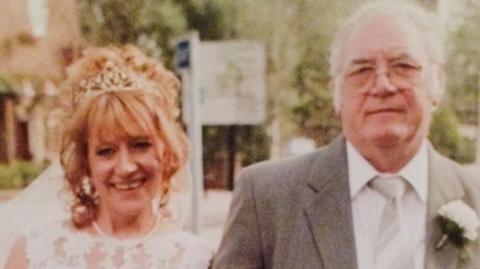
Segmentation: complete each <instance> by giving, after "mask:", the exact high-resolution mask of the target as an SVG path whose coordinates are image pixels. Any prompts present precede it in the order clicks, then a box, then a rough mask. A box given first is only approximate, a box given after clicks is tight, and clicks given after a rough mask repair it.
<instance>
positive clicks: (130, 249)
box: [5, 46, 213, 269]
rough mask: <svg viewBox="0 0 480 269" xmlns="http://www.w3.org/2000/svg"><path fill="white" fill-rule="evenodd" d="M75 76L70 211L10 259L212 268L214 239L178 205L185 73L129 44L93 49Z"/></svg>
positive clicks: (66, 139) (68, 126)
mask: <svg viewBox="0 0 480 269" xmlns="http://www.w3.org/2000/svg"><path fill="white" fill-rule="evenodd" d="M65 85H66V86H65V87H64V92H65V93H67V94H68V98H66V99H65V100H67V103H66V105H65V113H64V121H63V122H62V124H63V127H64V131H63V133H62V140H61V151H60V162H61V165H62V168H63V170H64V172H65V175H64V177H65V180H66V185H67V186H68V190H69V192H70V193H71V194H72V206H71V210H70V216H69V218H68V219H67V220H64V221H58V222H55V223H54V224H50V225H48V226H42V227H35V228H33V229H31V230H29V231H27V232H26V233H25V234H24V235H23V236H22V237H20V238H19V239H18V240H17V241H16V243H15V244H14V246H13V247H12V249H11V251H10V255H9V257H8V259H7V262H6V267H5V268H7V269H10V268H15V269H19V268H20V269H21V268H147V269H148V268H185V269H190V268H192V269H193V268H195V269H197V268H198V269H202V268H208V267H209V263H210V260H211V258H212V256H213V250H212V248H211V247H210V246H209V245H208V244H207V243H206V242H204V241H203V240H202V239H200V238H198V237H196V236H193V235H191V234H188V233H185V232H183V231H181V230H180V229H179V228H178V227H177V226H176V225H175V224H174V222H173V221H172V213H171V212H170V211H169V210H168V208H169V207H168V206H169V204H170V194H171V191H172V185H174V184H177V182H173V180H174V178H175V177H174V175H175V174H176V173H177V172H178V171H179V169H181V168H182V167H183V166H184V165H185V162H186V159H187V140H186V136H185V134H184V132H183V131H182V129H181V127H180V126H179V124H178V123H177V122H176V118H177V116H178V108H177V104H176V95H177V90H178V86H179V82H178V80H177V78H176V77H175V76H174V75H173V73H172V72H170V71H168V70H166V69H165V68H164V67H163V66H162V65H161V64H159V63H158V62H156V61H154V60H153V59H150V58H148V57H146V56H145V55H143V54H142V53H141V52H140V51H139V50H138V49H136V48H135V47H133V46H125V47H122V48H97V49H91V50H88V51H86V53H85V54H84V55H83V57H82V58H80V59H79V60H78V61H77V62H75V63H74V64H73V65H72V66H71V67H69V69H68V70H67V81H66V83H65Z"/></svg>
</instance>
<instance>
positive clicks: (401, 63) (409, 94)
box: [337, 17, 438, 155]
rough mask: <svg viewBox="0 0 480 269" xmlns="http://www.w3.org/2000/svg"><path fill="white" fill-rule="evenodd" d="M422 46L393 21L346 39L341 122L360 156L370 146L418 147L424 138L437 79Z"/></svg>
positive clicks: (416, 35) (414, 33) (409, 29)
mask: <svg viewBox="0 0 480 269" xmlns="http://www.w3.org/2000/svg"><path fill="white" fill-rule="evenodd" d="M422 42H423V39H422V36H421V35H420V32H419V31H418V30H417V29H416V28H415V27H414V25H412V23H411V22H408V21H406V20H400V19H394V18H390V17H375V18H373V19H372V20H370V21H369V22H367V23H364V24H362V25H361V26H360V27H358V26H357V28H356V29H354V30H353V32H352V33H351V35H350V36H349V38H348V39H347V41H346V43H345V46H344V49H343V55H342V56H343V57H342V73H341V76H342V77H341V79H340V81H341V85H339V86H340V91H341V107H340V116H341V120H342V127H343V131H344V134H345V136H346V137H347V139H349V141H351V142H352V144H354V145H355V146H356V147H357V149H359V150H360V151H361V152H362V154H364V155H368V152H364V151H365V150H368V148H371V146H375V147H378V146H380V147H392V146H398V145H401V146H402V145H404V146H414V147H418V146H419V145H420V143H421V141H422V140H423V139H424V138H425V137H426V135H427V132H428V128H429V125H430V121H431V113H432V111H433V102H432V100H431V98H430V96H429V94H428V87H431V86H432V84H435V83H432V81H433V80H434V79H438V76H437V75H438V73H436V72H437V69H435V68H434V65H433V63H431V61H429V59H428V57H427V52H426V50H425V46H424V43H422ZM434 74H435V75H434ZM435 85H438V84H435ZM337 86H338V85H337Z"/></svg>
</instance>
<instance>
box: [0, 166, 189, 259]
mask: <svg viewBox="0 0 480 269" xmlns="http://www.w3.org/2000/svg"><path fill="white" fill-rule="evenodd" d="M188 171H189V169H185V168H184V169H181V170H180V171H179V172H178V173H177V174H176V175H175V177H176V178H177V180H174V182H175V183H176V184H179V185H180V186H179V185H176V184H174V186H172V187H173V189H172V197H171V200H170V203H169V207H170V209H171V210H172V211H173V212H174V216H173V217H174V221H175V223H177V224H178V225H179V226H183V224H184V223H185V212H186V211H188V208H187V207H186V206H187V205H188V204H189V203H187V200H188V198H189V197H190V195H188V192H189V191H188V189H189V188H188V185H189V181H190V180H191V177H190V176H189V173H188ZM65 184H66V183H65V180H64V179H63V170H62V167H61V165H60V162H59V161H55V162H53V163H52V164H51V165H50V166H49V167H48V168H47V169H46V170H45V171H44V172H43V173H42V174H41V175H40V176H39V177H38V178H36V179H35V180H34V181H33V182H32V184H30V185H29V186H28V187H27V188H25V189H24V190H22V191H21V192H20V193H18V194H17V195H15V197H13V198H12V199H11V200H9V201H7V202H6V203H4V204H1V205H0V218H1V221H0V268H3V265H4V263H5V261H6V258H7V256H8V254H9V252H10V249H11V247H12V245H13V243H14V242H15V240H16V239H17V238H18V237H19V236H20V235H21V234H22V232H24V231H26V230H29V229H31V228H34V227H37V226H43V225H46V224H48V223H52V222H56V221H61V220H66V219H68V218H70V210H69V204H70V203H69V197H70V196H69V193H68V192H65V188H66V185H65Z"/></svg>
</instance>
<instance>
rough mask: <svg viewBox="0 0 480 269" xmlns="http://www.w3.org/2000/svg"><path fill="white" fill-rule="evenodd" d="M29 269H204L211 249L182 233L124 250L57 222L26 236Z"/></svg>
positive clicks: (157, 236) (165, 235)
mask: <svg viewBox="0 0 480 269" xmlns="http://www.w3.org/2000/svg"><path fill="white" fill-rule="evenodd" d="M25 239H26V255H27V259H28V261H29V268H35V269H41V268H48V269H55V268H72V269H77V268H78V269H80V268H81V269H85V268H87V269H94V268H95V269H97V268H105V269H108V268H119V269H137V268H138V269H140V268H141V269H153V268H155V269H158V268H164V269H174V268H175V269H207V268H208V267H209V263H210V260H211V259H212V257H213V248H212V247H211V246H210V245H209V244H208V243H207V242H205V241H204V240H202V239H200V238H198V237H196V236H194V235H191V234H188V233H186V232H182V231H176V232H174V233H170V234H154V235H153V236H152V237H150V238H148V240H146V241H144V242H141V243H138V244H136V245H131V246H124V245H119V244H118V243H115V242H114V241H111V240H107V239H106V238H104V237H99V236H94V235H91V234H89V233H87V232H85V231H77V230H72V229H71V228H69V227H67V225H66V224H65V223H62V222H57V223H55V224H53V225H50V226H46V227H43V228H41V229H37V230H32V231H30V232H28V233H27V234H26V235H25Z"/></svg>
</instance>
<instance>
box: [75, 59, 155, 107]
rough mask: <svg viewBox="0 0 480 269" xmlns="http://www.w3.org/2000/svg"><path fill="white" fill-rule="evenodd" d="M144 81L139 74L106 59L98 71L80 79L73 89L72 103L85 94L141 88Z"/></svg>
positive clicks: (85, 95)
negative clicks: (75, 88)
mask: <svg viewBox="0 0 480 269" xmlns="http://www.w3.org/2000/svg"><path fill="white" fill-rule="evenodd" d="M145 83H146V82H145V81H144V79H142V78H141V77H140V76H138V75H136V74H134V73H133V72H128V71H127V70H122V68H120V67H119V66H118V65H117V64H115V63H113V62H112V61H106V62H105V64H104V65H103V68H102V69H101V70H100V72H98V73H96V74H95V75H93V76H91V77H88V78H85V79H82V80H80V81H79V83H78V88H77V90H75V91H74V96H73V103H74V104H78V103H79V102H80V100H82V99H83V98H85V97H87V96H92V95H99V94H102V93H105V92H116V91H128V90H143V89H145V88H146V87H144V86H145Z"/></svg>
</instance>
